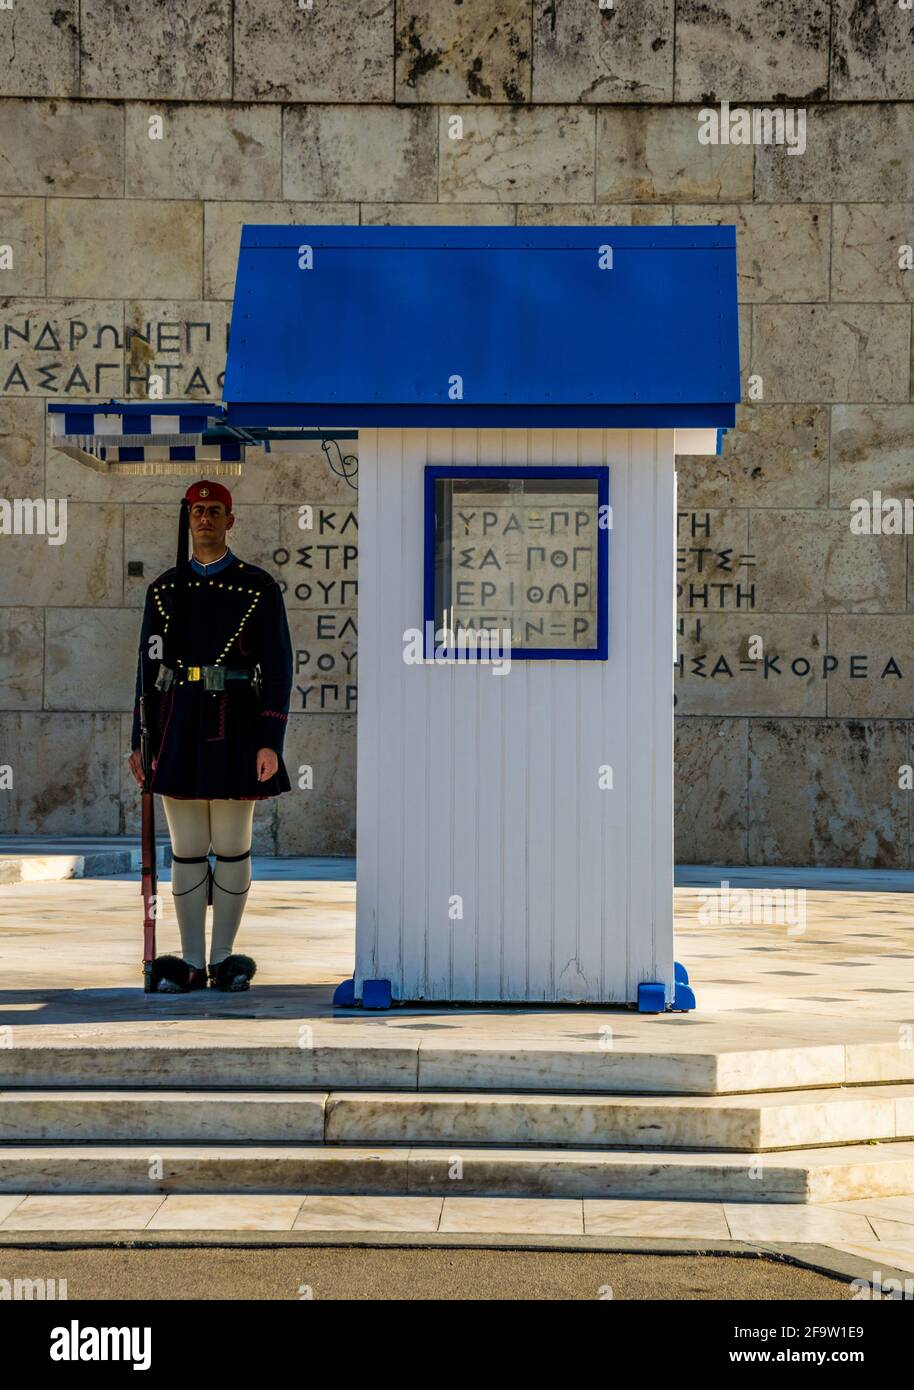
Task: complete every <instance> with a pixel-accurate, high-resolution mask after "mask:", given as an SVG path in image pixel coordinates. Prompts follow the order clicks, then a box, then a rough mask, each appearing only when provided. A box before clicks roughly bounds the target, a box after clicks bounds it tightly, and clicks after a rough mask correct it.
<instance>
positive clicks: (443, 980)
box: [391, 429, 454, 999]
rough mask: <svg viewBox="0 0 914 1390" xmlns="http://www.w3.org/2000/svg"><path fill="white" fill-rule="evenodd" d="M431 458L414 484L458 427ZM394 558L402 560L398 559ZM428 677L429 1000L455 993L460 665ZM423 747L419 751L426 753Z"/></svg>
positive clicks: (436, 440) (437, 434) (429, 438)
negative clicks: (452, 906) (452, 912)
mask: <svg viewBox="0 0 914 1390" xmlns="http://www.w3.org/2000/svg"><path fill="white" fill-rule="evenodd" d="M422 439H423V443H424V445H425V448H426V451H427V458H426V459H421V458H417V459H416V460H415V464H414V469H415V476H414V477H413V478H412V479H411V481H410V484H409V485H410V486H411V487H414V488H415V489H416V490H417V491H420V492H421V491H423V490H424V479H425V463H426V462H429V463H443V464H447V463H451V462H452V460H453V449H454V435H453V431H452V430H441V429H438V430H429V431H428V433H427V434H423V436H422ZM391 562H392V563H396V560H395V558H394V557H391ZM423 677H424V681H425V685H426V689H427V691H428V744H427V746H426V750H425V753H426V759H427V761H426V787H427V792H428V806H429V813H428V818H429V826H428V836H429V839H428V845H429V858H428V864H427V869H426V886H425V893H426V918H425V930H426V932H427V933H428V944H427V947H426V952H427V959H428V978H427V985H426V994H425V996H424V997H427V998H429V999H449V998H452V997H453V995H452V991H451V977H452V971H451V931H452V925H451V922H450V919H449V918H448V915H447V911H448V909H447V900H448V896H449V894H450V893H451V892H452V891H453V889H452V887H451V885H452V883H453V877H454V860H453V845H454V795H453V791H454V789H453V783H452V773H453V747H454V726H453V719H454V668H453V667H452V666H427V667H425V668H424V669H423ZM421 751H422V750H421V749H417V750H416V755H417V756H420V755H421Z"/></svg>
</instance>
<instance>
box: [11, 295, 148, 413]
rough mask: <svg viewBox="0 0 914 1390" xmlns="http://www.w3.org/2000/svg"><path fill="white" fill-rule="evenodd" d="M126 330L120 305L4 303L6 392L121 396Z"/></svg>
mask: <svg viewBox="0 0 914 1390" xmlns="http://www.w3.org/2000/svg"><path fill="white" fill-rule="evenodd" d="M123 328H124V308H123V305H122V304H120V303H118V302H116V301H114V302H112V301H100V300H54V301H51V302H49V301H47V300H43V299H4V300H0V334H2V339H0V344H2V345H0V394H2V395H7V396H17V397H21V396H23V395H26V394H28V395H36V396H37V395H44V396H48V395H51V396H56V397H58V398H59V397H61V396H64V397H67V398H71V399H73V400H85V399H86V398H87V397H89V396H93V395H95V396H105V395H107V396H109V397H110V396H111V395H117V394H118V393H119V392H121V391H122V390H123V386H124V346H123Z"/></svg>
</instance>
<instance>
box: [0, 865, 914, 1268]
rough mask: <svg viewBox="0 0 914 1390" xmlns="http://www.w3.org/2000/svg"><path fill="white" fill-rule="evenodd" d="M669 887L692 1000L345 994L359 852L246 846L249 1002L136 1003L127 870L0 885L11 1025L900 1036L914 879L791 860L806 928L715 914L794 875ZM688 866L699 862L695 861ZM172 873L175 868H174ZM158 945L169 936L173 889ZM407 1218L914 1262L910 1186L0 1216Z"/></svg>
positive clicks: (61, 1030) (268, 1202) (2, 1221)
mask: <svg viewBox="0 0 914 1390" xmlns="http://www.w3.org/2000/svg"><path fill="white" fill-rule="evenodd" d="M691 873H692V876H693V878H694V881H693V882H691V883H688V884H682V885H680V886H679V887H677V889H676V929H677V957H678V958H679V959H680V960H682V961H683V962H684V963H685V964H686V966H687V968H688V969H689V972H690V975H691V977H692V982H693V985H694V988H695V990H696V993H697V996H698V1009H697V1011H696V1012H695V1013H694V1014H690V1015H666V1016H660V1017H644V1016H639V1015H637V1014H634V1013H631V1012H629V1011H624V1010H599V1009H585V1010H579V1009H568V1010H562V1009H556V1008H523V1007H503V1006H499V1007H490V1008H473V1007H463V1008H459V1009H448V1008H442V1007H437V1008H414V1007H411V1008H403V1009H395V1010H393V1011H391V1012H390V1013H388V1014H378V1015H367V1014H362V1013H361V1012H358V1011H343V1012H340V1011H336V1012H335V1011H334V1010H333V1009H332V1007H331V995H332V990H333V988H334V986H335V985H336V984H337V983H338V981H339V980H341V979H343V978H344V977H345V976H346V975H348V974H350V973H351V966H352V958H353V926H354V923H353V918H354V901H355V884H354V882H353V881H352V879H351V877H348V876H347V875H349V874H351V864H349V863H348V862H347V863H344V864H342V865H339V866H337V867H336V868H334V864H333V861H321V863H320V864H313V865H312V864H310V863H309V862H308V861H303V860H286V861H274V860H262V861H255V887H254V889H253V891H252V894H251V898H250V901H249V906H248V912H247V917H246V920H245V926H244V937H243V941H240V942H239V945H240V946H241V947H242V948H243V949H246V950H249V951H250V952H251V953H252V954H253V955H254V956H256V958H257V960H258V963H259V973H258V977H257V987H256V988H255V989H253V990H252V991H251V992H250V994H248V995H244V996H240V997H239V998H238V999H231V998H226V997H220V999H218V1000H217V1001H212V1000H211V999H210V998H209V997H208V996H203V997H199V996H188V997H186V998H178V999H175V998H153V999H145V998H144V997H143V995H142V993H141V992H140V990H139V988H138V967H137V958H138V955H139V943H140V910H139V901H138V891H137V883H136V879H135V876H134V875H127V874H124V875H113V876H111V877H109V878H103V879H78V880H67V881H62V882H57V881H47V882H37V883H28V884H26V883H23V884H10V885H6V886H3V887H0V950H2V955H3V959H4V980H3V988H2V991H0V1027H3V1026H4V1025H5V1026H7V1027H9V1028H10V1029H11V1030H12V1035H13V1036H14V1037H15V1045H16V1046H23V1047H36V1046H41V1045H42V1044H53V1045H57V1046H60V1045H68V1044H69V1045H74V1044H75V1045H79V1044H83V1043H85V1044H90V1043H91V1044H94V1045H98V1044H111V1045H116V1044H120V1045H122V1046H127V1047H130V1046H142V1045H144V1044H145V1045H149V1044H150V1043H153V1042H155V1043H159V1044H164V1045H168V1046H180V1045H187V1046H197V1047H199V1046H201V1045H202V1046H206V1047H209V1048H213V1049H223V1048H230V1047H232V1046H237V1045H238V1044H239V1043H242V1042H243V1043H245V1044H251V1045H269V1044H271V1043H272V1042H274V1041H279V1040H285V1039H287V1038H288V1033H289V1028H290V1026H293V1027H296V1028H300V1027H302V1026H304V1025H307V1026H308V1027H309V1028H311V1029H312V1030H313V1033H314V1037H315V1039H316V1040H318V1041H320V1042H327V1043H333V1044H339V1045H343V1044H345V1045H347V1046H352V1047H355V1048H358V1047H359V1046H360V1045H371V1046H373V1047H378V1046H380V1047H387V1046H390V1047H395V1046H397V1045H398V1043H407V1044H408V1045H409V1046H411V1047H412V1046H415V1045H416V1044H417V1043H418V1044H421V1045H427V1046H429V1047H432V1048H438V1047H440V1046H442V1044H445V1043H446V1045H448V1046H453V1047H455V1048H458V1049H460V1048H466V1049H468V1050H470V1051H472V1049H473V1048H474V1047H480V1046H487V1047H495V1048H498V1047H505V1048H507V1047H511V1048H514V1049H516V1048H518V1047H521V1048H530V1049H533V1050H536V1049H537V1048H548V1047H550V1046H558V1047H569V1048H572V1049H573V1048H574V1047H575V1046H577V1045H581V1046H583V1045H585V1044H588V1045H591V1046H592V1041H593V1038H594V1037H595V1036H596V1035H598V1033H599V1030H600V1029H601V1028H603V1027H605V1025H606V1023H607V1020H609V1022H610V1024H611V1026H612V1027H613V1029H614V1036H615V1039H616V1042H617V1043H624V1047H625V1049H626V1050H627V1051H631V1052H637V1051H639V1050H644V1051H648V1050H650V1051H651V1052H659V1051H663V1050H664V1049H669V1050H675V1051H676V1052H687V1053H689V1052H690V1053H708V1052H711V1051H717V1050H730V1049H732V1050H737V1051H741V1050H745V1051H752V1050H757V1049H765V1048H773V1047H783V1048H790V1047H798V1046H801V1045H802V1046H812V1047H815V1046H821V1047H823V1048H828V1047H831V1046H843V1047H846V1046H848V1045H850V1044H854V1043H856V1044H859V1045H864V1044H866V1043H870V1042H871V1043H885V1042H893V1043H896V1044H897V1039H898V1036H899V1032H900V1030H903V1029H904V1028H906V1027H910V1026H911V1025H912V1024H914V932H912V898H911V891H912V887H914V878H912V876H909V875H904V874H899V875H892V876H891V877H890V878H887V877H886V876H876V875H873V876H872V877H868V876H867V875H866V874H865V873H856V874H842V875H841V876H840V880H836V878H835V875H834V873H829V871H811V870H810V871H807V870H803V871H797V870H794V871H791V873H790V875H789V886H790V887H791V888H794V887H798V886H799V887H804V888H805V891H806V902H805V918H804V920H803V922H802V924H801V926H800V927H799V928H798V927H797V926H796V924H794V925H786V926H785V925H777V924H775V923H769V924H765V923H758V922H756V923H748V922H747V923H741V922H734V921H732V920H728V921H726V922H724V923H721V922H719V921H717V922H715V921H713V920H710V921H709V920H708V910H707V909H708V900H707V897H706V894H707V889H708V885H709V884H712V883H717V882H719V881H720V880H721V879H723V878H729V881H730V882H731V884H732V885H734V886H735V887H742V886H748V888H750V889H751V888H752V887H753V886H763V887H764V886H765V885H766V884H767V885H769V886H770V885H776V884H778V883H780V884H784V883H787V882H788V878H785V877H784V873H783V871H781V872H780V874H779V873H778V871H770V872H768V871H764V870H753V871H751V874H750V873H748V871H736V870H735V871H733V872H732V874H730V875H728V871H727V870H726V869H720V870H717V869H701V870H693V871H691ZM684 876H686V877H688V876H689V871H686V874H685V875H684ZM163 882H164V883H165V884H166V885H167V875H166V876H164V878H163ZM164 902H165V911H164V920H163V922H162V923H161V926H160V939H159V949H160V950H163V951H166V950H172V949H175V948H176V947H177V933H176V929H175V925H174V918H173V913H172V908H171V902H170V897H169V895H168V891H167V886H166V887H165V891H164ZM48 1230H60V1231H63V1230H68V1231H77V1230H81V1231H93V1230H96V1231H117V1232H123V1231H125V1230H131V1231H137V1232H139V1231H144V1230H148V1231H150V1232H152V1231H156V1232H168V1231H175V1232H178V1231H184V1232H187V1231H207V1232H217V1231H226V1232H229V1231H248V1232H251V1231H255V1232H256V1231H260V1232H272V1233H281V1232H283V1231H287V1232H290V1231H295V1232H308V1231H312V1232H328V1231H338V1232H353V1231H358V1232H387V1233H392V1232H393V1233H396V1232H400V1233H403V1232H409V1233H449V1232H452V1233H455V1234H461V1233H462V1234H478V1235H479V1236H480V1238H483V1237H486V1236H489V1235H492V1234H501V1235H516V1236H518V1237H520V1236H522V1235H525V1234H540V1235H545V1234H549V1235H555V1236H562V1235H567V1236H569V1237H571V1236H573V1235H575V1234H579V1235H583V1236H585V1237H586V1236H588V1235H594V1236H601V1237H606V1238H610V1239H612V1238H616V1237H618V1238H619V1239H631V1238H634V1239H645V1240H648V1239H651V1240H653V1239H669V1238H676V1239H682V1240H686V1241H694V1242H696V1243H701V1242H707V1241H739V1242H748V1243H750V1244H752V1243H763V1244H764V1243H778V1244H781V1245H785V1244H790V1243H796V1244H797V1245H807V1246H808V1245H810V1244H815V1245H818V1246H820V1247H822V1246H824V1247H827V1248H829V1249H831V1250H832V1251H835V1252H841V1253H842V1254H844V1255H848V1256H853V1257H855V1258H856V1259H858V1260H859V1261H862V1262H863V1264H864V1265H865V1264H867V1263H873V1267H874V1268H881V1267H883V1266H891V1267H893V1268H895V1269H901V1270H904V1271H910V1272H912V1273H914V1196H911V1197H881V1198H872V1199H866V1200H858V1201H847V1202H834V1203H825V1204H821V1205H818V1206H814V1207H810V1206H804V1205H794V1204H784V1205H781V1204H777V1203H760V1204H753V1203H743V1202H738V1203H722V1202H714V1201H711V1202H694V1201H693V1202H686V1201H682V1202H675V1201H648V1200H644V1201H638V1200H613V1199H607V1200H594V1199H584V1200H580V1199H566V1198H499V1197H492V1198H488V1197H487V1198H469V1197H468V1198H460V1197H447V1198H441V1197H418V1196H417V1197H398V1196H381V1195H378V1196H365V1195H352V1196H340V1195H326V1196H323V1195H309V1196H301V1197H297V1196H294V1195H275V1196H273V1195H260V1196H253V1195H250V1194H245V1195H243V1196H238V1197H233V1196H226V1195H225V1194H219V1195H213V1196H194V1195H190V1196H188V1195H171V1196H166V1197H162V1196H152V1195H150V1196H148V1197H144V1196H138V1195H131V1196H88V1195H83V1196H79V1195H69V1194H62V1195H46V1194H41V1193H35V1194H29V1195H22V1196H18V1195H2V1196H0V1233H4V1234H9V1235H11V1234H12V1233H13V1232H29V1231H34V1232H38V1231H48Z"/></svg>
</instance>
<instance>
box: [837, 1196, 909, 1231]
mask: <svg viewBox="0 0 914 1390" xmlns="http://www.w3.org/2000/svg"><path fill="white" fill-rule="evenodd" d="M828 1210H829V1211H851V1212H861V1213H862V1214H863V1215H864V1216H868V1217H870V1218H872V1217H879V1218H880V1219H881V1220H883V1221H904V1222H908V1223H910V1224H911V1225H912V1226H914V1196H911V1197H855V1198H854V1199H853V1200H852V1201H850V1202H829V1203H828Z"/></svg>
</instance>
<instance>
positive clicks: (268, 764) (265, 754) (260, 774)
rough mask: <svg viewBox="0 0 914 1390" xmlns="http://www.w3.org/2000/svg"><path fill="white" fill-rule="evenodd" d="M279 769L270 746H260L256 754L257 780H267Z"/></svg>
mask: <svg viewBox="0 0 914 1390" xmlns="http://www.w3.org/2000/svg"><path fill="white" fill-rule="evenodd" d="M278 771H279V759H278V757H277V756H276V754H275V753H274V752H273V749H272V748H261V750H260V752H259V753H258V754H257V781H258V782H269V780H270V778H271V777H275V776H276V774H277V772H278Z"/></svg>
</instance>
